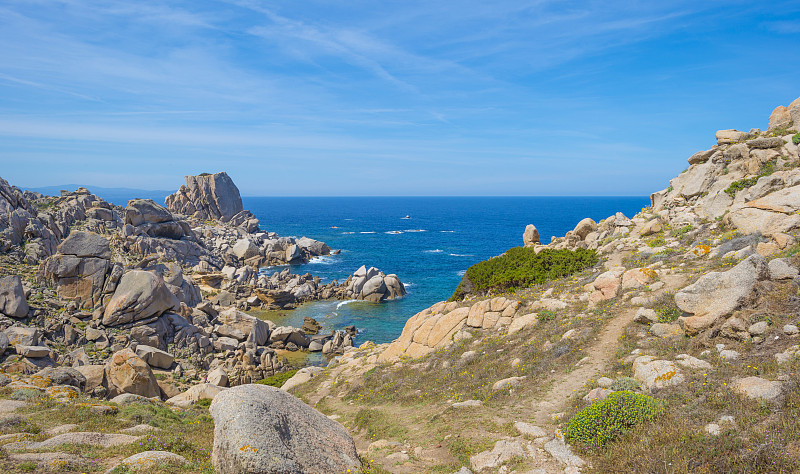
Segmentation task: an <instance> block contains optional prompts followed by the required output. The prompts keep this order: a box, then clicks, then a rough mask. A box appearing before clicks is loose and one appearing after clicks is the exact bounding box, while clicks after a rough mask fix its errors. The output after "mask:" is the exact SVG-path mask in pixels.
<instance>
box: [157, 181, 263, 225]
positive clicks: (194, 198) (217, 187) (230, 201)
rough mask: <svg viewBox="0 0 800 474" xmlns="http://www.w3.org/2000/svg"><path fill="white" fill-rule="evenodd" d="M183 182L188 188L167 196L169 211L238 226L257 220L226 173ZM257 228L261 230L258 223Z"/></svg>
mask: <svg viewBox="0 0 800 474" xmlns="http://www.w3.org/2000/svg"><path fill="white" fill-rule="evenodd" d="M184 180H185V181H186V185H184V186H181V187H180V189H179V190H178V192H176V193H175V194H170V195H169V196H167V199H166V203H167V208H169V210H170V211H172V212H177V213H179V214H184V215H187V216H192V217H195V218H197V219H201V220H205V219H215V220H220V221H222V222H230V221H239V224H241V223H244V222H247V221H251V220H255V218H254V217H252V214H250V212H249V211H244V210H243V209H244V208H243V207H242V197H241V195H239V188H237V187H236V185H235V184H233V180H232V179H231V178H230V176H228V174H227V173H225V172H224V171H222V172H220V173H214V174H208V173H203V174H201V175H198V176H191V175H190V176H185V177H184ZM243 213H246V214H243ZM236 225H238V224H236ZM255 225H256V227H257V226H258V221H257V220H256V221H255Z"/></svg>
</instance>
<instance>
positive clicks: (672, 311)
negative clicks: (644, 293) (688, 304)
mask: <svg viewBox="0 0 800 474" xmlns="http://www.w3.org/2000/svg"><path fill="white" fill-rule="evenodd" d="M653 311H655V312H656V314H657V315H658V322H659V323H671V322H673V321H677V320H678V318H679V317H680V316H681V315H682V314H683V311H682V310H681V309H680V308H678V305H677V304H675V295H674V294H672V293H666V294H664V295H662V296H661V297H660V298H658V300H656V302H655V304H653Z"/></svg>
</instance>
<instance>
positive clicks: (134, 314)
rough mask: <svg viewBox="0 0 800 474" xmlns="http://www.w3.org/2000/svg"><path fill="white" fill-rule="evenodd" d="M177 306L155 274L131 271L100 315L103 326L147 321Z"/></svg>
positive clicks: (125, 275)
mask: <svg viewBox="0 0 800 474" xmlns="http://www.w3.org/2000/svg"><path fill="white" fill-rule="evenodd" d="M178 306H180V302H179V301H178V298H176V297H175V295H173V294H172V293H171V292H170V291H169V289H168V288H167V286H166V284H164V280H163V279H162V278H161V277H160V276H159V275H156V274H155V273H151V272H146V271H143V270H133V271H130V272H128V273H126V274H124V275H122V278H121V279H120V282H119V285H117V289H116V290H115V291H114V296H112V297H111V301H109V302H108V306H106V309H105V313H103V324H104V325H105V326H118V325H122V324H129V323H133V322H136V321H144V320H150V319H152V318H155V317H158V316H160V315H161V314H162V313H164V312H165V311H167V310H169V309H172V308H177V307H178Z"/></svg>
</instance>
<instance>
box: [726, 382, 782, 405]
mask: <svg viewBox="0 0 800 474" xmlns="http://www.w3.org/2000/svg"><path fill="white" fill-rule="evenodd" d="M732 388H733V391H734V392H736V393H739V394H741V395H744V396H745V397H747V398H754V399H761V400H775V399H776V398H778V397H779V396H780V395H781V393H782V391H783V384H781V383H780V382H778V381H770V380H766V379H762V378H761V377H745V378H741V379H739V380H737V381H735V382H734V383H733V387H732Z"/></svg>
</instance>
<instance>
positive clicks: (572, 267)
mask: <svg viewBox="0 0 800 474" xmlns="http://www.w3.org/2000/svg"><path fill="white" fill-rule="evenodd" d="M597 262H598V257H597V252H595V251H594V250H588V249H581V248H579V249H576V250H566V249H563V250H550V249H546V250H542V251H540V252H539V253H536V252H535V251H534V249H533V248H529V247H528V248H526V247H514V248H512V249H509V250H508V251H507V252H506V253H504V254H503V255H500V256H498V257H494V258H491V259H489V260H485V261H483V262H479V263H476V264H475V265H473V266H471V267H469V269H467V273H466V275H465V276H464V280H462V282H461V283H460V284H459V285H458V288H456V291H455V293H454V294H453V297H452V298H451V299H452V300H456V299H460V298H462V297H463V296H464V295H466V294H468V293H471V292H472V291H477V292H481V293H483V292H492V291H494V292H503V291H510V290H513V289H516V288H526V287H530V286H533V285H537V284H541V283H544V282H546V281H549V280H554V279H556V278H561V277H564V276H568V275H572V274H573V273H576V272H579V271H581V270H583V269H585V268H588V267H591V266H593V265H595V264H597Z"/></svg>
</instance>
